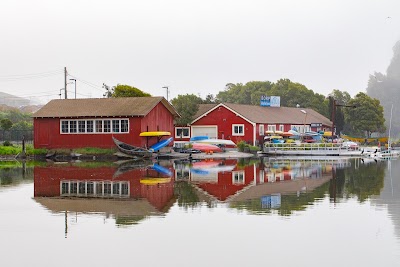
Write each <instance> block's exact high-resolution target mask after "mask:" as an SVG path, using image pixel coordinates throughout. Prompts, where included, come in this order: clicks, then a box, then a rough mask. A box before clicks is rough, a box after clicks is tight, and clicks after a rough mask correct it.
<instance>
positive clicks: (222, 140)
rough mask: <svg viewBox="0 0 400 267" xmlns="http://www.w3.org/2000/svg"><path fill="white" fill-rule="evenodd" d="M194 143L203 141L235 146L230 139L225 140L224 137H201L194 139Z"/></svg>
mask: <svg viewBox="0 0 400 267" xmlns="http://www.w3.org/2000/svg"><path fill="white" fill-rule="evenodd" d="M195 142H196V143H204V144H211V145H224V146H236V144H235V143H234V142H233V141H232V140H225V139H214V138H212V139H201V140H197V141H195Z"/></svg>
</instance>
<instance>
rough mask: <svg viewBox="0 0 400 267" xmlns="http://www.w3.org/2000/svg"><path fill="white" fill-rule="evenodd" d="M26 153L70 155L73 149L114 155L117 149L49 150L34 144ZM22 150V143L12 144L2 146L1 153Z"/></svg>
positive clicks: (87, 152) (81, 149) (14, 153)
mask: <svg viewBox="0 0 400 267" xmlns="http://www.w3.org/2000/svg"><path fill="white" fill-rule="evenodd" d="M25 148H26V154H27V155H28V156H36V155H38V156H45V155H47V154H48V153H50V152H56V153H57V154H65V155H69V154H70V153H71V151H73V152H75V153H79V154H82V155H112V154H114V153H115V152H116V150H115V149H101V148H93V147H85V148H79V149H73V150H71V149H54V150H51V151H50V150H48V149H43V148H40V149H35V148H33V146H32V145H26V146H25ZM21 152H22V146H21V145H12V146H0V155H3V156H12V155H14V156H15V155H18V154H19V153H21Z"/></svg>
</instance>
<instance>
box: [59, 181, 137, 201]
mask: <svg viewBox="0 0 400 267" xmlns="http://www.w3.org/2000/svg"><path fill="white" fill-rule="evenodd" d="M71 183H76V184H77V188H76V193H70V191H71ZM79 183H84V184H85V193H84V194H82V193H79ZM89 183H90V184H92V185H93V194H88V193H87V186H88V184H89ZM63 184H68V192H66V193H63V191H62V187H63ZM98 184H101V185H102V187H101V188H102V192H97V191H96V190H97V185H98ZM104 184H110V185H111V194H104ZM114 185H118V187H119V193H118V194H114V190H113V188H114ZM122 185H127V186H128V189H127V191H128V192H127V194H122ZM130 192H131V191H130V184H129V182H127V181H92V180H61V181H60V196H76V197H99V198H103V197H107V198H108V197H113V198H129V197H130Z"/></svg>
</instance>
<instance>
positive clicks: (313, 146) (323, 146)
mask: <svg viewBox="0 0 400 267" xmlns="http://www.w3.org/2000/svg"><path fill="white" fill-rule="evenodd" d="M278 150H280V151H282V150H290V151H304V150H316V151H319V150H321V151H327V150H328V151H337V152H340V151H357V150H359V147H357V148H346V147H342V144H336V143H282V144H279V143H277V144H274V143H264V147H263V152H264V153H268V152H271V151H274V152H275V151H278Z"/></svg>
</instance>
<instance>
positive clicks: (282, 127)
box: [279, 124, 285, 132]
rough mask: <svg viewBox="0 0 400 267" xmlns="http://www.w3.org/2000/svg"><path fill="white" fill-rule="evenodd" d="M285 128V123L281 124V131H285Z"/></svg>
mask: <svg viewBox="0 0 400 267" xmlns="http://www.w3.org/2000/svg"><path fill="white" fill-rule="evenodd" d="M284 129H285V127H284V125H283V124H281V125H279V131H281V132H283V131H284Z"/></svg>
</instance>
